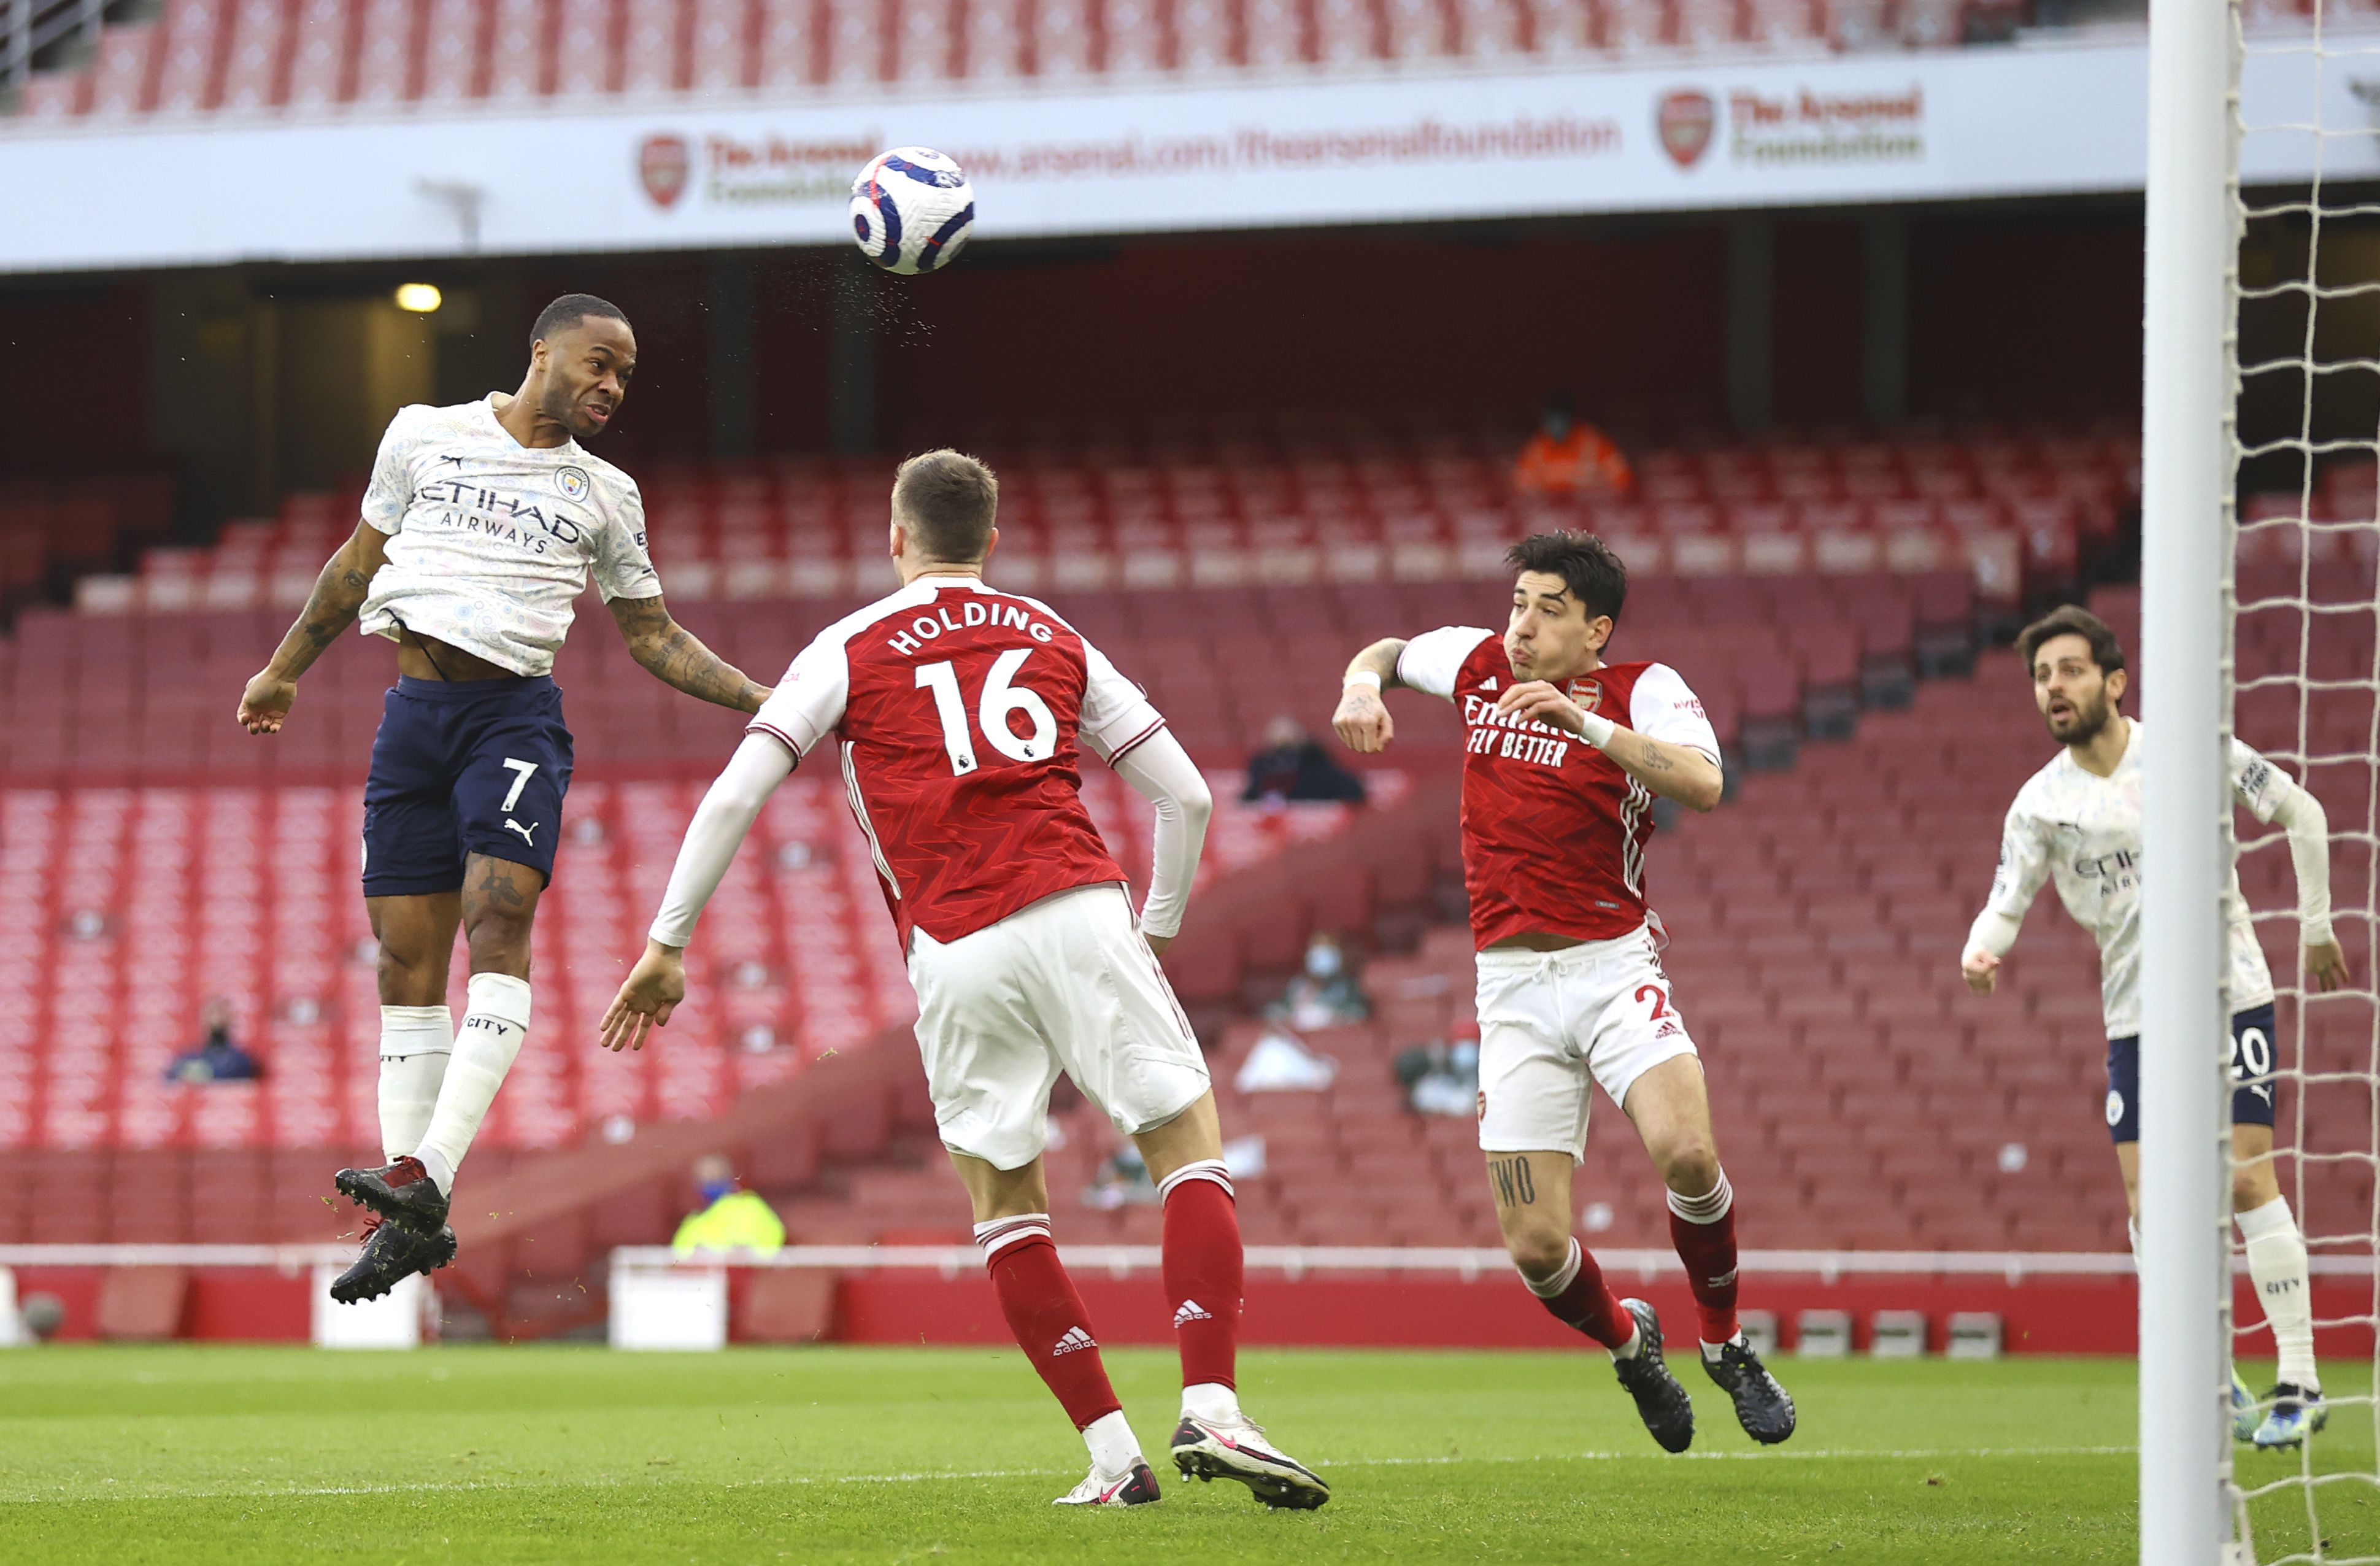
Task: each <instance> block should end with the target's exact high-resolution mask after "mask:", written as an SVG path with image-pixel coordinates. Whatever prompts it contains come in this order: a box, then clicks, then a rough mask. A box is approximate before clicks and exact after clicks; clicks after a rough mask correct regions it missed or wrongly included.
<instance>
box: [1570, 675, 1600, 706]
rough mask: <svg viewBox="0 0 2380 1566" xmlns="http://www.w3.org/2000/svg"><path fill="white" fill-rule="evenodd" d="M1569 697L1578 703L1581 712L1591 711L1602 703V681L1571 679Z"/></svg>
mask: <svg viewBox="0 0 2380 1566" xmlns="http://www.w3.org/2000/svg"><path fill="white" fill-rule="evenodd" d="M1570 698H1571V699H1572V700H1573V701H1575V702H1577V703H1578V709H1579V710H1580V711H1582V712H1593V711H1595V710H1597V709H1599V708H1600V707H1602V705H1603V683H1602V682H1601V681H1600V680H1573V681H1572V682H1571V686H1570Z"/></svg>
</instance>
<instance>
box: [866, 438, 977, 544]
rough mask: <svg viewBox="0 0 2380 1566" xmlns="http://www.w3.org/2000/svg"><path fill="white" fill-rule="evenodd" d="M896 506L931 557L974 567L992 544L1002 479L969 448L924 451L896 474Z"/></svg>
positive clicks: (896, 511)
mask: <svg viewBox="0 0 2380 1566" xmlns="http://www.w3.org/2000/svg"><path fill="white" fill-rule="evenodd" d="M892 510H893V514H894V515H895V516H898V517H900V518H901V521H902V525H903V527H904V528H905V529H906V530H907V532H908V534H909V536H910V537H911V538H913V539H915V540H917V544H918V547H919V548H921V549H923V550H924V551H925V552H926V553H927V555H928V556H929V558H931V559H934V560H940V561H946V562H948V563H949V564H953V565H971V564H974V563H975V562H977V561H978V560H981V559H982V558H983V557H984V555H985V553H986V552H989V551H990V548H991V528H992V523H993V520H994V519H995V518H996V517H997V516H999V514H1000V480H998V479H996V478H994V477H993V476H992V472H991V469H990V467H986V466H985V465H984V464H983V463H982V462H980V461H978V460H977V459H976V458H974V457H971V456H969V455H966V453H965V452H957V451H952V450H951V449H949V448H948V447H944V448H942V449H941V450H940V451H929V452H920V453H918V454H917V455H916V456H913V457H911V458H910V459H909V460H908V461H906V462H905V463H903V464H902V465H901V468H900V471H899V472H897V473H895V474H894V475H893V476H892Z"/></svg>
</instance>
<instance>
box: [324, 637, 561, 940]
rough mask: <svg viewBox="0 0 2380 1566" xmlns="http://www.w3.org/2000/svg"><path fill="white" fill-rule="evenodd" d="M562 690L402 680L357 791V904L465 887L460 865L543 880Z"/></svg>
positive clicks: (555, 804)
mask: <svg viewBox="0 0 2380 1566" xmlns="http://www.w3.org/2000/svg"><path fill="white" fill-rule="evenodd" d="M570 761H571V752H570V730H569V729H568V728H566V727H565V726H564V724H563V722H562V692H561V690H560V689H558V688H557V687H556V686H555V685H554V683H553V679H552V678H551V677H549V676H545V675H540V676H539V677H537V678H535V679H509V680H459V681H456V682H455V683H453V684H451V685H450V684H447V683H445V682H443V681H440V680H415V679H400V680H399V681H397V683H396V688H395V689H394V690H392V691H390V692H389V693H388V701H387V705H386V706H385V707H384V708H383V710H382V713H381V720H380V734H379V735H378V737H376V738H375V739H373V741H372V759H371V776H370V778H368V779H367V780H366V781H365V783H364V895H365V896H367V897H414V896H419V895H422V894H424V893H427V892H454V891H456V890H459V889H460V888H461V886H462V884H463V861H464V858H465V856H468V855H472V854H484V855H486V856H489V857H490V858H492V859H508V860H510V861H512V862H513V863H514V864H516V865H527V866H528V868H531V869H533V870H535V871H537V872H538V874H540V875H541V876H543V877H544V878H545V879H546V880H547V881H548V882H549V883H551V882H552V881H553V850H554V845H555V844H556V843H557V841H558V840H559V839H560V838H561V836H562V796H563V795H564V794H565V793H567V792H568V791H569V788H570Z"/></svg>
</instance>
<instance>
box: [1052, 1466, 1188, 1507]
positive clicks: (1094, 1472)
mask: <svg viewBox="0 0 2380 1566" xmlns="http://www.w3.org/2000/svg"><path fill="white" fill-rule="evenodd" d="M1159 1499H1163V1498H1162V1497H1161V1496H1160V1495H1159V1494H1158V1490H1157V1475H1155V1474H1153V1473H1151V1472H1149V1467H1148V1464H1147V1463H1134V1464H1133V1465H1132V1467H1131V1468H1130V1469H1128V1470H1127V1471H1125V1472H1124V1473H1122V1474H1102V1473H1100V1472H1099V1468H1098V1466H1097V1465H1096V1464H1094V1465H1093V1467H1092V1469H1091V1471H1090V1472H1089V1473H1088V1474H1087V1475H1084V1476H1083V1482H1082V1483H1081V1484H1079V1485H1076V1486H1075V1487H1074V1488H1073V1489H1071V1490H1068V1491H1067V1492H1066V1493H1065V1494H1064V1495H1062V1496H1060V1497H1059V1498H1058V1499H1056V1500H1053V1501H1051V1502H1050V1505H1052V1506H1147V1504H1148V1503H1149V1502H1150V1501H1152V1500H1159Z"/></svg>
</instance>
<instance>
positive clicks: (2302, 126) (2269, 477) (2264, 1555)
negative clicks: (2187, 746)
mask: <svg viewBox="0 0 2380 1566" xmlns="http://www.w3.org/2000/svg"><path fill="white" fill-rule="evenodd" d="M2308 3H2309V4H2310V5H2311V6H2313V9H2312V10H2311V11H2310V12H2308V11H2301V10H2300V9H2297V8H2296V7H2295V6H2291V5H2289V4H2288V3H2287V0H2241V3H2240V4H2237V5H2235V6H2234V7H2233V14H2232V26H2233V37H2232V40H2231V45H2232V61H2233V64H2232V69H2233V72H2234V80H2235V81H2236V83H2237V85H2238V91H2237V92H2236V93H2235V94H2234V97H2233V104H2232V111H2231V112H2232V119H2233V133H2234V136H2235V137H2236V142H2235V145H2236V150H2237V159H2236V163H2235V164H2234V169H2233V172H2232V175H2231V177H2230V180H2229V189H2228V195H2229V200H2230V208H2231V218H2232V223H2233V229H2234V237H2235V239H2236V242H2237V249H2236V250H2235V252H2234V255H2233V257H2232V258H2231V261H2232V265H2231V267H2230V279H2231V288H2230V297H2231V308H2232V315H2233V321H2234V324H2235V333H2234V336H2233V338H2232V345H2231V360H2232V363H2233V365H2234V367H2235V369H2236V382H2235V386H2236V391H2235V399H2234V400H2233V402H2232V405H2231V406H2232V410H2233V420H2232V424H2231V429H2230V431H2229V432H2230V435H2231V440H2230V454H2231V474H2230V477H2231V481H2232V482H2231V492H2230V495H2229V496H2228V497H2227V498H2228V499H2230V500H2231V501H2233V502H2234V503H2235V504H2236V515H2235V516H2234V518H2233V521H2234V524H2235V525H2234V527H2233V528H2232V530H2231V533H2230V542H2231V549H2230V551H2229V556H2228V561H2227V564H2228V572H2227V575H2226V579H2225V582H2224V589H2225V590H2224V608H2225V610H2226V611H2227V619H2228V649H2227V650H2228V659H2227V660H2226V671H2225V673H2226V684H2227V686H2228V690H2227V691H2226V693H2225V694H2226V696H2227V697H2228V709H2227V710H2228V712H2229V715H2230V721H2231V726H2232V729H2233V731H2234V732H2235V733H2236V734H2238V736H2239V737H2240V739H2241V740H2244V741H2245V742H2246V743H2247V744H2248V745H2249V746H2251V747H2253V748H2255V749H2256V750H2258V751H2261V752H2262V753H2263V754H2264V755H2265V757H2267V758H2268V759H2271V760H2273V761H2274V762H2276V763H2277V764H2278V765H2280V766H2281V767H2282V768H2283V769H2284V770H2286V771H2288V772H2289V773H2290V774H2291V775H2292V776H2294V777H2296V778H2297V779H2298V780H2299V781H2300V782H2301V783H2304V784H2305V785H2306V786H2307V787H2308V788H2310V789H2311V790H2312V791H2313V794H2314V795H2315V796H2316V797H2317V798H2319V799H2320V800H2321V801H2322V803H2323V805H2324V807H2325V810H2326V812H2327V815H2328V817H2329V823H2330V832H2331V855H2330V863H2331V888H2332V895H2333V899H2334V908H2335V912H2334V922H2335V924H2336V928H2337V930H2338V939H2339V941H2340V942H2341V943H2342V944H2343V946H2344V947H2345V950H2346V953H2347V957H2348V962H2349V965H2350V978H2349V980H2348V983H2347V986H2346V988H2344V989H2336V990H2333V991H2331V992H2329V993H2321V992H2318V990H2317V989H2316V988H2315V987H2314V986H2313V984H2311V983H2310V982H2309V977H2308V974H2307V970H2306V966H2305V964H2304V962H2303V960H2302V955H2301V945H2300V941H2299V926H2298V892H2297V884H2296V877H2295V875H2294V874H2293V871H2292V866H2291V858H2290V852H2289V843H2288V840H2287V838H2286V836H2285V835H2284V834H2283V833H2282V832H2279V831H2278V830H2277V829H2275V828H2271V827H2264V826H2259V825H2257V824H2256V822H2255V821H2254V820H2253V819H2252V818H2250V817H2248V816H2246V815H2244V814H2242V815H2240V816H2238V817H2237V818H2236V821H2237V832H2238V836H2237V841H2236V848H2237V863H2238V867H2239V873H2240V886H2241V890H2242V892H2243V893H2244V894H2245V896H2246V898H2247V902H2248V904H2249V909H2250V912H2251V914H2252V917H2253V919H2254V921H2255V927H2256V930H2257V933H2258V935H2259V937H2260V938H2261V941H2262V943H2263V945H2264V948H2265V953H2266V956H2267V959H2268V961H2269V963H2270V965H2271V967H2272V970H2273V977H2274V982H2275V987H2276V989H2277V1026H2276V1028H2275V1030H2274V1035H2275V1036H2274V1038H2272V1040H2271V1045H2272V1049H2271V1053H2270V1058H2269V1059H2268V1060H2267V1059H2260V1058H2258V1054H2257V1051H2256V1050H2255V1049H2254V1047H2253V1039H2252V1040H2251V1041H2250V1042H2249V1044H2248V1046H2247V1047H2246V1050H2245V1053H2246V1056H2247V1059H2246V1062H2245V1063H2246V1065H2247V1066H2248V1067H2249V1068H2250V1069H2252V1070H2265V1069H2269V1070H2270V1071H2271V1072H2272V1073H2273V1074H2274V1076H2275V1078H2276V1079H2277V1083H2278V1090H2279V1098H2278V1107H2279V1114H2278V1122H2277V1125H2276V1126H2275V1128H2274V1166H2273V1167H2274V1172H2275V1173H2276V1174H2277V1177H2278V1180H2279V1184H2280V1188H2281V1192H2282V1194H2283V1195H2284V1196H2287V1197H2288V1198H2289V1204H2290V1206H2291V1208H2292V1209H2293V1210H2294V1211H2295V1213H2296V1215H2297V1217H2298V1220H2299V1223H2300V1225H2301V1228H2302V1230H2303V1232H2304V1233H2305V1236H2306V1240H2307V1245H2308V1249H2309V1252H2310V1254H2311V1256H2312V1259H2313V1313H2314V1316H2315V1318H2316V1347H2317V1352H2318V1354H2320V1356H2321V1363H2322V1367H2323V1373H2324V1374H2323V1382H2324V1390H2325V1394H2326V1400H2327V1402H2328V1405H2329V1422H2328V1426H2327V1427H2326V1428H2325V1430H2324V1431H2323V1432H2322V1433H2320V1434H2318V1435H2316V1436H2314V1437H2313V1438H2312V1439H2309V1440H2308V1441H2307V1442H2306V1443H2305V1445H2304V1446H2303V1447H2302V1448H2301V1449H2300V1450H2298V1451H2280V1452H2265V1451H2256V1450H2255V1449H2253V1447H2248V1446H2241V1447H2238V1448H2236V1449H2233V1455H2232V1461H2231V1463H2230V1465H2229V1469H2228V1484H2229V1487H2230V1489H2231V1494H2232V1497H2233V1526H2234V1529H2235V1537H2234V1539H2233V1540H2232V1541H2230V1554H2231V1558H2232V1559H2234V1560H2254V1561H2258V1562H2264V1563H2267V1566H2270V1563H2277V1562H2284V1561H2339V1562H2344V1561H2351V1560H2353V1561H2380V1467H2375V1457H2374V1448H2375V1443H2374V1431H2375V1424H2380V1419H2375V1405H2374V1399H2373V1396H2372V1393H2373V1390H2374V1366H2375V1364H2380V1361H2376V1360H2375V1354H2374V1324H2375V1321H2380V1293H2375V1292H2374V1291H2375V1282H2374V1265H2373V1264H2374V1253H2375V1250H2380V1208H2375V1205H2374V1173H2375V1166H2376V1165H2380V1010H2375V1004H2374V958H2375V951H2374V887H2375V884H2380V874H2376V873H2375V872H2380V662H2375V657H2380V652H2375V647H2376V646H2380V637H2375V633H2380V595H2375V590H2374V560H2375V557H2380V520H2375V518H2380V466H2375V464H2380V144H2376V143H2375V121H2374V110H2375V107H2380V14H2375V13H2374V12H2371V11H2359V10H2349V9H2343V8H2341V7H2339V6H2336V5H2326V4H2325V0H2308ZM2152 264H2153V265H2154V264H2155V261H2154V259H2153V261H2152ZM2148 675H2149V678H2150V679H2152V680H2154V679H2155V678H2156V677H2157V671H2156V670H2155V668H2152V669H2150V670H2149V671H2148ZM2227 804H2228V801H2227ZM2226 1232H2227V1233H2228V1228H2227V1230H2226ZM2232 1249H2233V1255H2234V1269H2236V1270H2238V1271H2239V1272H2240V1274H2241V1275H2242V1276H2241V1278H2240V1281H2241V1282H2243V1283H2244V1281H2245V1280H2244V1263H2243V1261H2242V1260H2241V1257H2240V1247H2239V1245H2238V1243H2237V1241H2236V1238H2235V1239H2234V1241H2233V1246H2232ZM2235 1286H2236V1285H2235ZM2236 1298H2237V1300H2238V1302H2239V1306H2238V1308H2237V1309H2236V1311H2235V1310H2233V1309H2232V1302H2231V1300H2230V1299H2226V1300H2224V1301H2222V1302H2221V1303H2220V1305H2219V1308H2220V1309H2221V1310H2222V1312H2223V1313H2224V1318H2225V1320H2226V1323H2227V1325H2228V1328H2229V1330H2230V1335H2231V1348H2232V1351H2233V1353H2234V1354H2235V1355H2236V1356H2237V1359H2238V1362H2239V1364H2240V1370H2241V1374H2242V1375H2243V1376H2244V1377H2245V1378H2246V1379H2247V1381H2248V1383H2249V1385H2250V1387H2251V1389H2252V1390H2254V1391H2257V1392H2259V1393H2262V1392H2263V1391H2264V1390H2265V1388H2267V1387H2268V1386H2270V1385H2271V1384H2272V1383H2273V1381H2274V1379H2275V1377H2274V1373H2273V1368H2272V1365H2271V1358H2272V1354H2273V1349H2274V1345H2273V1340H2272V1336H2271V1334H2270V1332H2269V1330H2268V1329H2266V1327H2265V1322H2264V1317H2263V1313H2262V1311H2261V1309H2260V1308H2259V1305H2258V1303H2257V1301H2256V1300H2255V1299H2254V1297H2253V1293H2252V1292H2250V1291H2248V1290H2246V1289H2244V1288H2242V1289H2240V1292H2239V1293H2238V1294H2237V1295H2236ZM2147 1460H2148V1454H2147V1453H2146V1452H2145V1451H2144V1454H2143V1461H2144V1462H2145V1461H2147Z"/></svg>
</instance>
